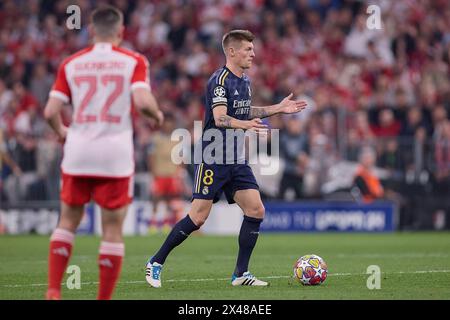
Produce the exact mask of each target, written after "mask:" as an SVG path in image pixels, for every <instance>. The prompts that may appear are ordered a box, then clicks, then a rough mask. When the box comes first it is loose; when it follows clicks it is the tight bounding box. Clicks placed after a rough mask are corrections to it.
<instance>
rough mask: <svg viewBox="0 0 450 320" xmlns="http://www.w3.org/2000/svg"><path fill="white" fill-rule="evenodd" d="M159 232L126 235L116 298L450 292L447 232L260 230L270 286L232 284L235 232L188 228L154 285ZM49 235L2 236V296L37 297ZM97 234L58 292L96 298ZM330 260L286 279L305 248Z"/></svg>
mask: <svg viewBox="0 0 450 320" xmlns="http://www.w3.org/2000/svg"><path fill="white" fill-rule="evenodd" d="M163 240H164V236H162V235H157V236H145V237H126V238H125V244H126V257H125V260H124V264H123V268H122V274H121V278H120V281H119V283H118V285H117V287H116V291H115V294H114V299H165V300H174V299H202V300H204V299H256V300H277V299H283V300H303V299H313V300H317V299H450V233H448V232H445V233H443V232H440V233H392V234H358V233H355V234H352V233H323V234H320V233H314V234H267V233H266V234H261V235H260V238H259V240H258V243H257V246H256V248H255V250H254V252H253V256H252V260H251V261H250V270H251V271H252V272H253V273H254V274H255V275H257V276H258V277H260V278H262V279H264V280H267V281H270V286H269V287H265V288H258V287H232V286H231V284H230V276H231V273H232V271H233V269H234V265H235V260H236V252H237V237H235V236H227V237H225V236H221V237H219V236H205V235H201V234H193V235H192V236H191V237H190V238H189V239H188V240H187V241H185V243H183V245H181V246H179V247H177V248H176V249H175V250H174V251H173V252H172V254H171V255H170V256H169V258H168V259H167V261H166V264H165V265H164V269H163V273H162V280H163V287H162V288H160V289H154V288H150V287H149V286H148V285H147V283H146V282H145V279H144V278H145V272H144V264H145V262H146V259H147V258H148V256H149V255H150V254H152V253H154V252H155V251H156V249H157V248H159V246H160V245H161V244H162V242H163ZM48 241H49V238H48V237H43V236H2V237H1V238H0V299H43V297H44V292H45V289H46V272H47V249H48ZM99 242H100V238H98V237H92V236H78V237H77V238H76V242H75V247H74V252H73V256H72V259H71V261H70V262H69V265H77V266H79V267H80V270H81V289H78V290H77V289H72V290H69V289H68V288H67V286H66V280H67V277H68V275H67V274H66V276H65V278H64V282H63V298H64V299H95V297H96V292H97V281H98V279H97V277H98V267H97V264H96V261H97V252H98V245H99ZM309 253H313V254H317V255H319V256H321V257H322V258H323V259H324V260H325V261H326V262H327V264H328V267H329V277H328V278H327V280H326V281H325V283H323V284H322V285H320V286H315V287H304V286H302V285H300V284H299V283H296V282H294V281H293V280H292V277H291V275H292V266H293V264H294V262H295V261H296V259H297V258H299V257H300V256H302V255H305V254H309ZM370 265H377V266H379V267H380V269H381V288H380V289H378V290H377V289H373V290H369V289H368V288H367V285H366V283H367V279H368V277H369V276H370V275H369V274H367V273H366V271H367V267H368V266H370Z"/></svg>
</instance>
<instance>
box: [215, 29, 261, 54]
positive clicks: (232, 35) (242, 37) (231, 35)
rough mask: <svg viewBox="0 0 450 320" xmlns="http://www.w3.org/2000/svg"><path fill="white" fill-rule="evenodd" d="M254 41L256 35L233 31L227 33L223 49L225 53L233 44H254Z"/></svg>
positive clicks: (243, 31)
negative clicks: (242, 42) (246, 42)
mask: <svg viewBox="0 0 450 320" xmlns="http://www.w3.org/2000/svg"><path fill="white" fill-rule="evenodd" d="M254 39H255V35H254V34H253V33H251V32H250V31H248V30H231V31H230V32H227V33H226V34H225V35H224V36H223V38H222V49H223V51H224V52H226V49H227V48H228V47H229V46H230V44H231V43H233V42H238V41H248V42H252V41H253V40H254Z"/></svg>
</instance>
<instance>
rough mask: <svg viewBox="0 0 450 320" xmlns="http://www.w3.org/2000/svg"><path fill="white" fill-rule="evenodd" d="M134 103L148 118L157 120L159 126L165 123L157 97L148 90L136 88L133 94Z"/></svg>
mask: <svg viewBox="0 0 450 320" xmlns="http://www.w3.org/2000/svg"><path fill="white" fill-rule="evenodd" d="M132 97H133V103H134V105H135V106H136V108H137V109H138V110H139V111H140V112H141V113H142V114H143V115H144V116H146V117H148V118H152V119H155V120H156V123H157V124H158V126H160V125H161V124H162V123H163V121H164V116H163V113H162V111H161V110H160V109H159V106H158V102H157V101H156V98H155V96H154V95H153V94H152V93H151V91H150V90H149V89H147V88H136V89H134V90H133V93H132Z"/></svg>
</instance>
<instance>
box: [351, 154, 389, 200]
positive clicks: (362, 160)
mask: <svg viewBox="0 0 450 320" xmlns="http://www.w3.org/2000/svg"><path fill="white" fill-rule="evenodd" d="M375 161H376V154H375V151H374V150H373V149H371V148H367V147H366V148H364V149H363V150H362V151H361V154H360V157H359V167H358V168H357V170H356V173H355V177H354V185H355V186H356V187H358V189H359V191H360V193H361V195H362V201H363V202H365V203H370V202H373V201H375V200H377V199H381V198H383V196H384V189H383V186H382V185H381V181H380V179H379V178H378V177H377V176H376V175H375V173H374V171H373V168H374V165H375Z"/></svg>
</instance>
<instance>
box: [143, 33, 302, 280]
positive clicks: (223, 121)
mask: <svg viewBox="0 0 450 320" xmlns="http://www.w3.org/2000/svg"><path fill="white" fill-rule="evenodd" d="M253 39H254V35H253V34H252V33H251V32H250V31H247V30H233V31H230V32H229V33H227V34H225V35H224V37H223V40H222V47H223V50H224V53H225V56H226V65H225V67H223V68H220V69H219V70H217V71H216V72H215V73H214V74H213V75H212V76H211V78H210V79H209V81H208V84H207V94H206V113H205V126H204V130H203V139H202V149H203V151H204V152H203V161H202V163H200V164H197V165H196V170H195V179H194V180H195V181H194V190H193V196H192V207H191V210H190V211H189V213H188V215H186V217H185V218H183V219H182V220H180V221H179V222H178V223H177V224H176V225H175V226H174V228H173V229H172V231H171V232H170V234H169V235H168V236H167V238H166V240H165V242H164V243H163V245H162V246H161V248H160V249H159V251H158V252H157V253H156V254H155V255H153V256H152V257H150V259H149V260H148V261H147V265H146V280H147V282H148V283H149V284H150V285H151V286H152V287H156V288H157V287H161V271H162V266H163V264H164V262H165V260H166V258H167V256H168V255H169V253H170V252H171V251H172V249H173V248H175V247H176V246H178V245H179V244H180V243H182V242H183V241H184V240H185V239H187V237H188V236H189V235H190V234H191V233H192V232H193V231H195V230H198V229H199V228H200V227H201V226H202V225H203V224H204V223H205V221H206V219H207V218H208V216H209V213H210V211H211V208H212V205H213V203H215V202H217V201H218V200H219V198H220V196H221V194H222V192H224V193H225V196H226V198H227V200H228V203H230V204H231V203H237V204H238V205H239V207H240V208H241V209H242V211H243V213H244V219H243V221H242V225H241V229H240V232H239V241H238V242H239V253H238V257H237V262H236V268H235V270H234V273H233V275H232V277H231V284H232V285H233V286H238V285H248V286H267V285H268V283H267V282H265V281H262V280H260V279H257V278H256V277H255V276H253V275H252V274H251V273H250V272H249V270H248V264H249V260H250V256H251V253H252V251H253V248H254V247H255V245H256V241H257V239H258V235H259V226H260V224H261V222H262V221H263V218H264V205H263V203H262V201H261V196H260V193H259V189H258V184H257V182H256V179H255V177H254V175H253V173H252V170H251V168H250V167H249V166H248V164H247V163H246V161H245V157H244V152H243V150H242V149H243V148H240V147H239V146H238V145H234V146H233V149H232V152H231V155H230V152H227V151H229V150H231V149H230V148H229V150H227V148H226V145H227V143H228V144H229V143H234V141H235V138H233V137H232V140H230V139H228V138H227V135H226V130H229V129H234V130H236V129H242V130H252V131H255V132H257V133H264V132H266V131H267V126H266V125H265V124H263V122H262V120H261V118H264V117H269V116H272V115H274V114H277V113H296V112H300V111H301V110H303V109H304V108H305V107H306V103H305V102H304V101H294V100H291V98H292V93H291V94H290V95H289V96H287V97H286V98H284V99H283V100H282V101H281V102H280V103H278V104H275V105H271V106H265V107H255V106H252V105H251V88H250V80H249V78H248V77H247V75H245V74H244V71H245V70H246V69H248V68H250V66H251V65H252V61H253V58H254V57H255V52H254V50H253V43H252V41H253ZM208 130H215V133H217V130H219V131H220V132H221V133H222V137H223V140H222V141H221V142H222V143H223V156H222V155H220V154H219V155H217V154H212V155H211V156H210V157H208V156H206V158H205V151H206V150H207V149H206V148H208V147H211V146H210V143H213V140H214V139H211V140H212V141H205V140H208V139H204V138H205V134H206V133H207V132H208ZM210 132H211V131H210ZM214 143H217V141H215V140H214ZM210 149H214V148H210ZM220 150H221V148H215V151H216V152H219V153H220Z"/></svg>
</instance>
